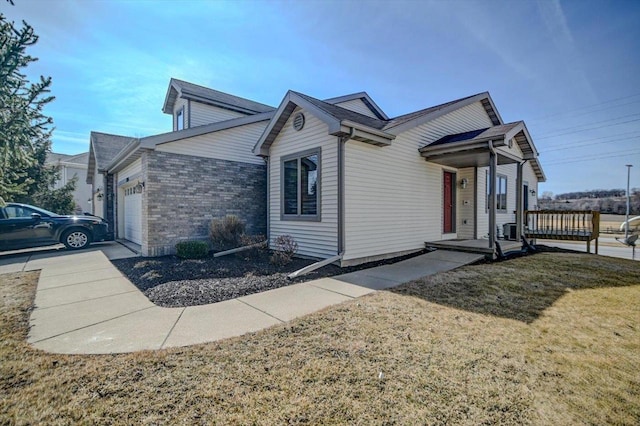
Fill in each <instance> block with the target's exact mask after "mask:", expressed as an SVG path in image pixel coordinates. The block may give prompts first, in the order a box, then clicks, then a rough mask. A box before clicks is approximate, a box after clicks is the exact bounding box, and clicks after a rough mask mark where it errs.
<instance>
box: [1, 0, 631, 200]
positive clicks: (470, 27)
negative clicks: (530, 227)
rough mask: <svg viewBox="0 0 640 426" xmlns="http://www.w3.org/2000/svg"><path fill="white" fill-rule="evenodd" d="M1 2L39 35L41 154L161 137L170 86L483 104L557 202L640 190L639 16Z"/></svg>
mask: <svg viewBox="0 0 640 426" xmlns="http://www.w3.org/2000/svg"><path fill="white" fill-rule="evenodd" d="M15 3H16V5H15V6H10V5H9V4H8V3H6V2H5V1H4V0H3V1H2V3H0V11H1V12H2V13H3V14H5V15H6V16H8V17H9V18H10V19H12V20H15V21H20V20H23V19H24V20H26V21H27V22H28V23H29V24H31V25H32V26H33V27H34V28H35V30H36V33H37V34H38V35H39V36H40V41H39V43H38V44H37V45H36V46H35V47H33V48H32V49H31V50H30V51H29V53H30V54H32V55H33V56H36V57H38V58H40V60H39V61H38V62H37V63H35V64H33V65H32V66H30V67H29V69H28V70H27V74H28V75H29V76H30V77H31V78H35V77H37V76H39V75H41V74H43V75H48V76H51V77H52V78H53V88H52V91H53V94H54V95H55V96H56V98H57V99H56V101H55V102H54V103H53V104H51V105H50V106H49V107H48V108H47V110H46V112H47V114H49V115H51V116H52V117H53V118H54V121H55V125H56V130H55V133H54V136H53V149H54V151H56V152H62V153H69V154H73V153H79V152H83V151H87V150H88V146H89V132H90V131H91V130H98V131H104V132H110V133H116V134H123V135H129V136H146V135H151V134H155V133H161V132H166V131H170V130H171V118H170V116H168V115H165V114H163V113H162V112H161V107H162V103H163V101H164V97H165V94H166V90H167V87H168V82H169V79H170V78H171V77H176V78H180V79H184V80H187V81H190V82H193V83H197V84H201V85H204V86H207V87H211V88H214V89H217V90H221V91H224V92H228V93H232V94H235V95H239V96H243V97H247V98H250V99H253V100H256V101H259V102H263V103H266V104H269V105H274V106H277V105H278V103H279V102H280V101H281V99H282V97H283V96H284V94H285V93H286V91H287V90H288V89H293V90H297V91H301V92H304V93H307V94H309V95H311V96H314V97H317V98H320V99H322V98H328V97H334V96H339V95H343V94H347V93H353V92H358V91H366V92H367V93H369V95H370V96H372V97H373V99H374V100H375V101H376V103H377V104H378V105H379V106H380V107H381V108H382V109H383V110H385V112H386V113H387V114H388V115H389V116H396V115H400V114H403V113H407V112H411V111H414V110H417V109H421V108H425V107H428V106H432V105H436V104H439V103H442V102H447V101H450V100H453V99H456V98H459V97H464V96H468V95H471V94H475V93H478V92H483V91H489V92H490V93H491V96H492V98H493V100H494V102H495V103H496V105H497V108H498V110H499V111H500V113H501V115H502V118H503V119H504V120H505V121H507V122H509V121H516V120H524V121H525V122H526V123H527V126H528V128H529V131H530V133H531V135H532V137H533V139H534V142H535V144H536V146H537V148H538V151H540V153H541V161H542V165H543V167H544V170H545V172H546V174H547V178H548V182H547V183H545V184H542V185H541V187H540V191H541V192H542V191H551V192H553V193H561V192H567V191H574V190H585V189H596V188H614V187H616V188H621V187H624V186H625V185H626V176H627V175H626V173H627V172H626V168H625V167H624V165H625V164H629V163H631V164H634V166H635V167H634V169H632V170H633V171H632V185H631V186H636V187H640V25H639V24H638V23H639V22H640V2H638V1H633V0H628V1H612V2H611V1H610V2H605V1H592V0H578V1H566V2H565V1H556V0H544V1H515V0H514V1H433V2H432V1H389V2H382V1H297V2H279V1H268V2H266V1H262V2H259V1H251V2H250V1H233V2H222V1H204V0H202V1H179V0H171V1H169V0H166V1H164V0H161V1H135V0H132V1H97V0H84V1H72V0H69V1H63V0H15Z"/></svg>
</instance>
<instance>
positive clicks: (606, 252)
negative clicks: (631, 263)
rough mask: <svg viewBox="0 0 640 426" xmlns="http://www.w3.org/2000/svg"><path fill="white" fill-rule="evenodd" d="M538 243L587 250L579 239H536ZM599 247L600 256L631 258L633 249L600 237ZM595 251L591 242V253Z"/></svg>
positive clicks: (639, 256) (639, 251) (638, 254)
mask: <svg viewBox="0 0 640 426" xmlns="http://www.w3.org/2000/svg"><path fill="white" fill-rule="evenodd" d="M537 243H538V244H544V245H545V246H550V247H558V248H563V249H568V250H575V251H582V252H585V253H586V251H587V243H585V242H579V241H557V240H538V241H537ZM598 243H599V247H598V254H599V255H600V256H610V257H619V258H621V259H629V260H631V259H632V255H633V249H632V248H631V247H628V246H626V245H624V244H622V243H620V242H618V241H616V240H615V239H614V238H610V237H600V238H599V239H598ZM594 252H595V244H594V242H593V241H592V242H591V253H594ZM634 260H640V245H639V246H638V247H636V256H635V259H634Z"/></svg>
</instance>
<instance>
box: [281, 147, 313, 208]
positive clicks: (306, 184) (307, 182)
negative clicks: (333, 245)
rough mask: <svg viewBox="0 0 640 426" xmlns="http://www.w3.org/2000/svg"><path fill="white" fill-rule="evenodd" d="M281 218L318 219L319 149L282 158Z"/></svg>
mask: <svg viewBox="0 0 640 426" xmlns="http://www.w3.org/2000/svg"><path fill="white" fill-rule="evenodd" d="M281 161H282V168H281V171H282V178H281V185H280V188H281V193H282V215H281V216H282V219H292V220H316V221H319V220H320V149H319V148H318V149H314V150H310V151H305V152H302V153H298V154H293V155H288V156H286V157H282V160H281Z"/></svg>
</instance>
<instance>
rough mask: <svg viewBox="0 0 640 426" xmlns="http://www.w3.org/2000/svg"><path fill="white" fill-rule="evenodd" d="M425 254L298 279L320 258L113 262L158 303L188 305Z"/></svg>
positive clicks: (260, 255) (260, 254)
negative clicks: (283, 263) (283, 261)
mask: <svg viewBox="0 0 640 426" xmlns="http://www.w3.org/2000/svg"><path fill="white" fill-rule="evenodd" d="M422 253H423V252H418V253H414V254H411V255H408V256H402V257H397V258H394V259H388V260H384V261H380V262H371V263H367V264H363V265H358V266H352V267H346V268H340V267H338V266H335V265H328V266H324V267H322V268H320V269H316V270H315V271H313V272H310V273H308V274H306V275H303V276H300V277H297V278H294V279H289V278H287V275H288V274H290V273H292V272H294V271H297V270H298V269H301V268H303V267H305V266H307V265H310V264H312V263H314V261H313V260H306V259H293V261H292V262H291V263H289V264H288V265H286V266H282V267H278V266H275V265H273V264H272V263H271V262H270V261H269V256H270V252H269V251H268V250H256V251H254V252H251V253H250V254H243V253H239V254H236V255H229V256H223V257H217V258H214V257H213V256H209V257H206V258H204V259H194V260H190V259H189V260H187V259H180V258H178V257H177V256H163V257H148V258H144V257H133V258H128V259H119V260H113V261H112V262H113V264H114V265H115V266H116V267H117V268H118V269H119V270H120V271H121V272H122V273H123V274H124V275H126V276H127V277H128V278H129V280H130V281H131V282H132V283H133V284H134V285H135V286H136V287H138V288H139V289H140V291H142V292H143V293H144V294H145V295H146V296H147V297H148V298H149V300H151V301H152V302H153V303H155V304H156V305H159V306H165V307H183V306H194V305H206V304H208V303H215V302H221V301H223V300H228V299H234V298H236V297H240V296H246V295H248V294H253V293H260V292H262V291H266V290H271V289H274V288H279V287H284V286H287V285H290V284H295V283H299V282H304V281H310V280H315V279H318V278H323V277H331V276H334V275H339V274H345V273H348V272H353V271H357V270H361V269H366V268H370V267H373V266H378V265H384V264H391V263H395V262H398V261H400V260H404V259H408V258H410V257H413V256H417V255H419V254H422Z"/></svg>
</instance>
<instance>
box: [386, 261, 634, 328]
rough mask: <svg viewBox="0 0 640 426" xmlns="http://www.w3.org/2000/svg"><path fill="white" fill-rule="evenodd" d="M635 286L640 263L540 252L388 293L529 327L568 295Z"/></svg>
mask: <svg viewBox="0 0 640 426" xmlns="http://www.w3.org/2000/svg"><path fill="white" fill-rule="evenodd" d="M632 285H640V262H634V261H630V260H623V259H616V258H611V257H603V256H594V255H587V254H569V253H540V254H536V255H533V256H526V257H522V258H518V259H513V260H509V261H503V262H496V263H492V264H483V265H474V266H468V267H464V268H460V269H457V270H454V271H451V272H447V273H442V274H437V275H433V276H429V277H425V278H422V279H420V280H416V281H412V282H410V283H407V284H404V285H402V286H399V287H396V288H393V289H390V290H389V291H391V292H392V293H396V294H402V295H407V296H414V297H419V298H422V299H424V300H427V301H429V302H433V303H437V304H440V305H445V306H450V307H452V308H456V309H462V310H467V311H470V312H474V313H480V314H487V315H494V316H499V317H503V318H509V319H514V320H518V321H522V322H525V323H532V322H533V321H535V320H536V319H537V318H538V317H540V315H541V314H542V313H543V312H544V310H545V309H547V308H548V307H550V306H551V305H553V304H554V303H555V302H556V300H558V299H559V298H560V297H562V296H563V295H565V294H566V293H568V292H570V291H576V290H584V289H595V288H605V287H624V286H632Z"/></svg>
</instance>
